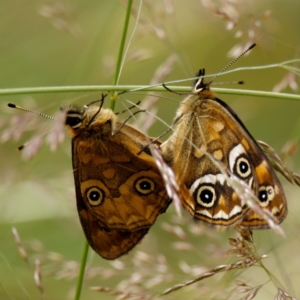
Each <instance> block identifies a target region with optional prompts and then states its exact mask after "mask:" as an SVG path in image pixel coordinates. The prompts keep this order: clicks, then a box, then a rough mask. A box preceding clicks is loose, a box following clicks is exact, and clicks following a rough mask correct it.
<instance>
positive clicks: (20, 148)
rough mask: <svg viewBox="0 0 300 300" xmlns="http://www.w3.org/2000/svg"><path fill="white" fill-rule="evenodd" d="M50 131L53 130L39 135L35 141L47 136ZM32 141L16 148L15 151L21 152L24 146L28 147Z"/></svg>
mask: <svg viewBox="0 0 300 300" xmlns="http://www.w3.org/2000/svg"><path fill="white" fill-rule="evenodd" d="M52 130H53V129H50V130H48V131H47V132H45V133H43V134H41V135H40V136H37V137H36V139H37V138H41V137H43V136H45V135H47V134H48V133H50V132H51V131H52ZM33 140H34V139H33ZM33 140H31V141H29V142H27V143H25V144H23V145H21V146H20V147H18V148H17V151H22V150H23V149H24V148H25V147H26V146H28V145H29V144H30V143H32V142H33Z"/></svg>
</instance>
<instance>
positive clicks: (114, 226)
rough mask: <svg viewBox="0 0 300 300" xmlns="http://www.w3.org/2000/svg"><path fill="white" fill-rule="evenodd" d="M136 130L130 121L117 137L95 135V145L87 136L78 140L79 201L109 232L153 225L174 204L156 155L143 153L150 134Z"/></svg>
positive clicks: (75, 147) (75, 152) (75, 157)
mask: <svg viewBox="0 0 300 300" xmlns="http://www.w3.org/2000/svg"><path fill="white" fill-rule="evenodd" d="M87 130H91V129H89V128H87ZM134 131H135V129H133V128H130V129H129V128H128V126H126V125H125V126H123V127H122V129H121V130H120V131H118V132H117V133H116V134H115V135H110V134H106V135H103V134H102V135H100V136H97V134H98V135H99V132H97V133H94V134H93V145H92V146H91V143H90V142H89V140H85V139H84V138H83V136H82V135H80V138H78V137H79V135H77V136H76V137H74V138H73V161H74V166H73V168H74V176H75V178H76V179H75V183H76V185H79V186H80V197H78V195H77V200H78V198H80V199H79V201H84V203H85V205H86V207H87V209H88V210H89V211H90V212H91V213H92V214H93V216H94V217H95V218H96V219H97V221H98V222H99V223H100V224H101V226H102V227H105V228H107V229H109V230H121V231H134V230H138V229H141V228H149V227H150V226H151V225H153V223H154V222H155V220H156V218H157V216H158V215H159V214H161V213H162V212H164V211H165V210H166V208H167V207H168V205H169V203H170V200H169V198H168V196H167V194H166V191H165V187H164V183H163V180H162V178H161V175H160V173H159V171H158V169H157V167H156V164H155V161H154V158H153V157H152V156H151V155H149V154H147V153H146V152H144V151H142V152H141V149H142V144H143V143H144V140H145V141H146V138H145V139H144V140H141V139H139V138H138V136H134V135H133V134H132V133H134ZM129 132H130V133H131V134H129ZM95 135H96V136H95ZM139 135H141V133H139ZM139 152H140V153H139Z"/></svg>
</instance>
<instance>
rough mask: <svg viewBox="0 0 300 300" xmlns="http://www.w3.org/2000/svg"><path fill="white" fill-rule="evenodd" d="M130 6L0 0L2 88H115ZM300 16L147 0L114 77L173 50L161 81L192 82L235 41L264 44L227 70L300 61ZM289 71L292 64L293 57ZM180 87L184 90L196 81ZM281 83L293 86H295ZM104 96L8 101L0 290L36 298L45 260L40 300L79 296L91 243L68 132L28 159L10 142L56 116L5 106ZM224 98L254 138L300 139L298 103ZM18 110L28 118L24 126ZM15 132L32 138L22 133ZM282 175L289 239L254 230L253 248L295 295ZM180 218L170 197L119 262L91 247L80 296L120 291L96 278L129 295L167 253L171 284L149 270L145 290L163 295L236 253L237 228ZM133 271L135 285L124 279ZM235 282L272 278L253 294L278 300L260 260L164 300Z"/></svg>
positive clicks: (44, 108)
mask: <svg viewBox="0 0 300 300" xmlns="http://www.w3.org/2000/svg"><path fill="white" fill-rule="evenodd" d="M139 4H140V2H139V1H134V3H133V14H132V16H131V20H130V27H129V35H131V34H132V32H133V29H134V26H135V25H136V23H135V22H136V16H137V11H138V7H139ZM125 8H126V1H115V0H110V1H82V0H77V1H59V0H58V1H22V0H13V1H1V2H0V36H1V40H0V43H1V47H0V69H1V72H0V87H1V88H18V87H47V86H72V85H104V84H111V83H112V80H113V74H114V67H115V62H116V58H117V54H118V49H119V44H120V39H121V34H122V30H123V23H124V16H125ZM299 11H300V2H299V1H297V0H294V1H292V0H290V1H288V2H287V1H276V0H275V1H274V0H272V1H271V0H270V1H268V0H265V1H250V2H249V1H242V0H241V1H236V2H232V3H230V2H228V1H209V0H207V1H194V0H186V1H180V0H174V1H171V0H169V1H168V0H166V1H158V0H156V1H144V2H143V5H142V9H141V15H140V20H139V23H138V24H137V25H136V26H137V28H136V31H135V33H134V35H133V38H132V40H131V44H130V46H129V51H128V56H127V59H126V61H125V64H124V67H123V70H122V73H121V76H120V82H119V83H120V84H128V85H131V84H141V85H147V84H150V82H151V80H152V79H153V76H154V74H155V72H156V71H157V69H158V68H159V67H161V66H162V67H163V66H165V62H166V60H167V59H168V58H170V57H171V56H172V57H176V61H174V63H173V64H172V65H171V66H172V70H171V72H170V74H169V75H168V76H166V77H158V78H159V79H160V82H164V81H171V80H178V79H185V78H190V77H192V76H194V75H195V74H196V72H197V70H198V69H199V68H203V67H205V68H206V72H207V74H212V73H216V72H218V71H220V70H221V69H222V68H223V67H224V66H225V65H226V64H227V63H229V62H230V60H231V59H232V57H231V58H229V57H228V56H229V54H230V51H231V50H233V49H236V48H239V47H240V48H242V47H243V46H244V45H245V44H247V43H251V42H256V43H257V44H258V46H257V47H256V48H255V49H253V50H252V51H251V53H250V55H248V56H246V57H244V58H242V59H240V60H239V61H238V62H237V63H236V64H235V65H233V66H232V68H231V69H234V68H239V67H242V66H261V65H267V64H273V63H280V62H283V61H286V60H290V59H294V58H297V57H299V56H300V55H299V50H300V48H299V45H300V43H299V42H300V34H299V28H300V20H299ZM128 40H129V39H127V41H128ZM235 47H236V48H235ZM231 53H232V52H231ZM232 56H233V57H235V56H236V54H235V53H234V54H233V55H232ZM293 66H294V67H298V64H295V65H293ZM165 69H166V67H164V69H163V70H165ZM287 74H288V71H287V70H285V69H283V68H279V67H278V68H272V69H264V70H251V71H249V70H248V71H240V72H235V73H231V74H228V75H226V76H220V77H219V78H217V79H216V82H217V81H219V82H220V81H226V82H227V81H236V80H244V81H245V82H246V85H245V86H243V87H242V88H245V89H249V90H263V91H272V90H273V88H274V87H275V86H276V85H277V84H278V83H279V82H281V81H282V80H283V78H284V77H285V76H287ZM156 78H157V77H156ZM287 78H288V79H289V81H288V82H290V83H291V82H292V83H295V82H294V80H295V81H296V82H297V81H299V80H298V78H297V77H296V78H295V79H294V78H293V75H290V77H287ZM183 84H184V85H190V84H191V81H187V82H185V83H183ZM222 87H223V86H222ZM229 87H230V88H234V87H235V86H234V85H230V86H229ZM237 88H241V87H240V86H239V87H237ZM283 92H288V93H298V91H296V92H295V91H293V90H292V89H291V88H290V87H289V86H287V88H286V89H284V90H283ZM100 94H101V93H95V92H93V93H88V92H80V93H79V92H73V93H46V94H34V95H15V96H1V105H0V110H1V115H0V125H1V130H2V132H1V134H2V141H3V144H1V156H0V160H1V171H0V172H1V175H0V176H1V179H0V180H1V186H0V195H1V198H0V225H1V230H0V299H40V298H41V294H40V292H39V291H38V289H37V287H36V285H35V283H34V279H33V273H34V269H35V267H34V263H35V260H36V259H37V258H38V259H40V261H41V273H42V283H43V286H44V292H45V299H73V295H74V291H75V286H76V279H77V278H76V274H77V273H78V264H79V263H80V259H81V255H82V249H83V245H84V236H83V232H82V229H81V226H80V224H79V220H78V217H77V211H76V206H75V193H74V184H73V177H72V166H71V155H70V152H71V147H70V144H71V143H70V139H69V138H68V137H66V140H65V141H64V142H63V143H62V144H60V145H59V146H58V149H57V151H55V152H52V151H50V149H49V146H48V145H46V144H45V145H43V147H42V148H41V151H40V152H39V153H38V155H36V156H35V157H34V158H33V159H31V160H30V161H24V160H23V159H22V154H21V153H17V152H16V151H15V149H16V147H17V146H19V145H20V144H22V143H24V142H26V141H28V140H30V139H31V138H32V137H34V136H36V135H38V134H41V133H43V132H45V131H47V130H48V129H50V128H51V121H49V120H47V119H43V118H41V117H38V116H31V115H30V116H28V114H27V116H26V113H24V112H21V111H17V110H13V109H9V108H7V107H6V104H7V103H8V102H12V103H16V104H18V105H22V106H25V107H26V108H29V109H33V110H36V111H39V112H43V113H46V114H49V115H52V116H53V115H55V114H56V113H57V111H58V108H59V107H60V106H63V105H69V104H79V105H83V104H85V103H88V102H89V101H91V100H95V99H97V98H99V97H100ZM163 96H165V97H168V98H169V99H165V98H162V99H159V100H158V101H157V103H156V104H155V107H156V108H157V116H158V117H160V118H162V119H163V120H164V121H166V122H167V123H168V124H171V122H172V119H173V116H174V114H175V111H176V108H177V106H178V101H179V100H180V99H181V98H182V97H179V96H176V95H174V94H171V93H166V92H165V93H163ZM218 96H219V98H221V99H223V100H224V101H226V102H227V103H228V104H229V105H230V106H231V107H232V108H233V109H234V110H235V111H236V112H237V114H238V115H239V116H240V118H241V119H242V121H243V122H244V123H245V125H246V126H247V128H248V129H249V131H250V132H251V133H252V134H253V136H254V137H255V138H256V139H259V140H263V141H265V142H267V143H268V144H270V145H271V146H272V147H273V148H274V149H275V150H276V151H277V153H280V152H281V151H282V149H283V148H284V146H285V145H286V144H288V143H290V142H293V143H295V145H297V142H298V136H299V130H300V123H299V121H300V120H299V111H300V102H297V101H291V100H285V99H270V98H260V97H242V96H230V95H221V94H219V95H218ZM125 98H126V99H129V100H131V101H136V100H139V99H142V98H144V96H143V95H139V96H134V95H130V94H127V95H126V97H123V100H122V98H121V99H119V100H118V101H117V107H116V111H118V110H122V109H124V103H125ZM106 105H109V104H108V102H107V103H106ZM127 105H128V104H127ZM20 118H23V119H20ZM24 118H28V120H27V121H25V122H24V123H22V125H19V126H18V124H20V122H21V121H20V120H23V121H24ZM16 123H17V125H16ZM20 126H21V128H20ZM21 129H22V130H25V133H24V134H23V135H22V137H21V139H19V140H16V137H17V136H18V135H19V134H20V133H21ZM165 129H166V127H165V125H163V124H162V123H161V122H160V121H156V123H155V124H154V125H153V126H152V127H151V128H150V129H149V131H148V133H149V134H150V135H152V136H157V135H159V134H160V133H161V132H163V131H164V130H165ZM4 142H5V143H4ZM285 162H286V164H287V166H288V167H289V168H290V169H291V170H293V171H294V172H298V173H299V172H300V170H299V169H300V160H299V153H296V154H295V155H294V156H289V157H287V158H286V160H285ZM280 179H281V182H282V183H283V186H284V189H285V191H286V196H287V199H288V205H289V215H288V217H287V219H286V220H285V221H284V223H283V225H282V228H283V229H284V231H285V234H286V238H282V237H281V236H279V235H276V234H275V233H274V232H272V231H271V230H269V231H260V232H255V233H254V239H255V243H256V246H257V251H258V253H259V254H264V253H265V254H268V255H269V258H268V259H266V260H265V261H264V263H265V265H266V267H267V268H268V269H269V270H270V272H271V273H272V274H273V275H274V276H276V277H277V279H278V280H279V281H280V283H281V284H282V285H283V288H284V289H285V290H286V291H288V292H289V293H290V294H291V295H292V296H294V297H300V287H299V284H298V282H299V280H300V272H299V270H300V268H299V267H300V260H299V257H298V254H299V248H300V240H299V236H300V235H299V233H300V231H299V229H300V220H299V218H298V215H299V214H300V205H299V195H300V188H299V187H297V186H293V185H292V184H290V183H288V182H287V181H286V180H285V179H283V178H282V177H280ZM183 215H184V216H183V218H182V219H180V218H178V217H177V216H176V213H175V211H174V208H173V206H172V205H171V207H170V209H169V210H168V212H167V213H166V214H164V215H162V216H161V217H160V218H159V220H158V221H157V223H156V224H155V225H154V226H153V228H152V229H151V230H150V232H149V234H148V235H147V236H146V237H145V238H144V240H143V242H142V243H141V244H140V245H138V246H137V247H136V248H135V249H134V250H133V251H131V252H130V253H129V255H126V256H124V257H123V258H121V259H120V260H119V261H118V262H113V263H110V262H107V261H105V260H103V259H102V258H100V257H98V256H97V255H95V254H93V253H92V251H90V256H89V261H88V268H89V272H88V275H87V276H86V280H85V282H84V286H83V291H82V298H81V299H115V297H117V296H115V295H107V294H98V293H97V292H95V291H92V290H90V287H91V286H102V287H109V288H111V289H121V290H126V288H128V290H130V286H131V284H133V283H132V282H133V281H134V279H133V277H132V275H133V274H138V273H139V272H138V271H140V272H141V273H143V272H145V273H147V272H148V273H151V275H153V274H155V271H153V268H154V266H156V265H157V266H159V265H163V263H162V260H163V261H164V259H163V258H162V257H163V255H164V256H165V257H166V264H167V266H168V267H167V270H164V271H161V270H158V269H156V272H157V276H156V278H157V279H158V281H159V277H160V276H161V274H162V273H163V274H164V276H165V275H166V274H168V276H169V281H168V280H166V279H164V280H162V281H163V282H162V283H160V284H158V285H155V284H153V283H152V284H151V281H150V279H149V280H148V281H146V279H145V281H143V283H144V284H145V286H144V288H145V294H146V293H147V292H149V293H152V294H156V293H160V292H162V291H163V290H164V289H165V288H167V287H170V286H172V285H173V284H176V283H180V282H184V281H187V280H189V279H192V278H194V277H195V276H196V274H198V273H197V272H200V273H201V271H205V270H206V269H205V268H203V269H201V268H200V267H201V266H207V267H208V268H213V267H214V266H217V265H220V264H226V263H231V262H234V261H236V260H235V259H234V258H233V257H232V256H227V255H226V252H227V251H228V250H229V249H230V245H229V244H228V242H227V238H228V237H234V236H235V232H234V231H228V232H216V231H213V230H207V229H205V228H203V227H202V226H200V225H199V224H198V225H195V224H194V223H193V222H192V221H191V220H190V219H189V217H188V216H187V215H186V214H183ZM12 227H15V228H16V229H17V230H18V232H19V235H20V237H21V239H22V243H23V246H24V248H25V249H26V251H27V253H28V256H29V263H28V264H27V263H26V262H24V261H23V260H22V258H21V257H20V255H19V253H18V248H17V246H16V243H15V241H14V238H13V235H12ZM174 228H177V229H174ZM176 230H177V231H176ZM195 231H196V232H195ZM141 251H143V252H146V253H147V255H149V257H148V258H147V259H149V261H150V263H149V265H147V261H148V260H147V259H146V260H145V261H146V262H144V263H145V265H146V266H145V265H143V267H141V266H140V265H138V264H137V263H135V258H136V257H139V255H141ZM141 260H142V261H143V259H141ZM184 266H185V267H184ZM187 266H191V268H190V269H189V268H188V267H187ZM196 266H197V267H198V268H196ZM151 267H152V269H151ZM160 272H162V273H160ZM144 275H145V274H144ZM145 276H146V277H147V276H148V275H145ZM128 278H130V280H131V281H130V280H129V281H126V280H128ZM164 278H165V277H164ZM124 280H125V281H124ZM235 280H242V281H243V282H246V283H247V284H249V286H252V287H255V286H257V285H261V284H265V286H263V287H262V288H261V290H260V291H259V293H258V295H257V296H256V299H273V298H274V296H275V294H276V292H277V291H276V286H275V285H274V284H273V283H272V282H269V283H268V277H267V275H266V273H265V272H264V271H263V270H262V269H260V268H255V267H252V268H250V269H246V270H242V271H239V272H237V271H232V272H231V273H230V272H225V273H223V274H222V275H218V276H215V277H212V278H209V279H206V280H205V281H203V282H201V283H199V284H196V285H195V287H194V289H191V288H185V289H183V290H182V291H180V292H175V293H173V294H170V295H169V296H168V297H165V298H168V299H180V298H181V297H182V296H183V295H184V296H185V297H187V298H195V299H203V298H205V299H212V298H213V299H229V297H231V298H230V299H239V298H241V297H242V295H243V294H234V291H235V290H236V288H237V285H236V282H235ZM120 282H121V283H122V282H123V283H122V284H123V285H122V284H121V283H120ZM149 282H150V283H149Z"/></svg>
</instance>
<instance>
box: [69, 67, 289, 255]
mask: <svg viewBox="0 0 300 300" xmlns="http://www.w3.org/2000/svg"><path fill="white" fill-rule="evenodd" d="M203 76H204V70H201V71H200V79H199V80H198V81H197V82H196V84H195V87H194V90H193V92H192V93H191V95H189V96H188V97H187V98H186V99H185V100H184V101H183V102H182V103H181V104H180V107H179V109H178V111H177V114H176V118H175V120H174V124H175V125H176V126H175V129H174V133H173V135H172V136H171V137H170V138H169V139H168V140H167V141H165V142H164V143H163V144H161V145H160V143H158V142H155V145H154V146H155V147H157V148H159V149H160V152H161V154H162V157H163V158H164V160H165V162H167V164H169V165H170V166H171V167H172V169H173V170H174V173H175V176H176V179H177V183H178V185H179V191H178V193H179V198H180V200H181V203H182V206H183V207H184V208H185V209H186V210H187V211H188V212H189V213H190V214H191V215H192V216H193V218H194V219H195V220H200V221H203V222H205V223H206V224H209V225H212V226H217V227H219V228H220V227H221V228H228V227H232V226H235V225H239V226H241V227H242V228H244V229H259V228H268V227H269V225H268V221H267V219H265V218H264V217H263V216H262V215H261V214H259V213H257V212H255V211H254V210H251V209H250V207H249V206H248V205H247V203H246V202H245V201H244V200H243V199H242V198H241V194H240V193H238V192H237V190H236V188H234V187H232V183H231V179H232V180H237V181H238V182H242V183H244V186H245V187H247V188H249V189H251V190H252V191H253V193H254V195H256V196H257V199H258V201H259V205H260V207H261V208H264V209H265V210H266V212H267V213H268V215H271V216H272V219H273V221H274V222H275V223H277V224H279V223H281V222H282V221H283V220H284V218H285V216H286V214H287V203H286V199H285V196H284V191H283V189H282V186H281V184H280V182H279V180H278V178H277V177H276V175H275V173H274V171H273V170H272V168H271V166H270V164H269V162H268V160H267V158H266V156H265V155H264V153H263V152H262V150H261V149H260V148H259V146H258V144H257V143H256V141H255V140H254V139H253V137H252V136H251V134H250V133H249V132H248V130H247V129H246V128H245V126H244V125H243V123H242V122H241V120H240V119H239V118H238V116H237V115H236V114H235V113H234V112H233V110H232V109H231V108H230V107H229V106H228V105H226V104H225V103H224V102H223V101H221V100H220V99H218V98H216V97H215V96H214V94H213V92H212V91H210V89H209V85H207V84H205V83H204V81H203ZM66 115H67V117H66V126H67V127H68V128H69V130H70V133H71V136H72V154H73V169H74V178H75V186H76V198H77V207H78V213H79V217H80V220H81V224H82V227H83V229H84V232H85V235H86V237H87V239H88V241H89V243H90V245H91V247H92V248H93V249H94V250H95V251H96V252H97V253H98V254H99V255H101V256H102V257H104V258H106V259H114V258H117V257H119V256H121V255H123V254H125V253H127V252H128V251H129V250H130V249H131V248H133V247H134V246H135V245H136V244H137V243H138V242H139V241H140V240H141V239H142V237H143V236H144V235H145V234H146V233H147V231H148V230H149V228H150V227H151V226H152V225H153V223H154V222H155V220H156V218H157V217H158V216H159V215H160V214H161V213H163V212H164V211H165V210H166V209H167V207H168V205H169V203H170V199H169V197H168V195H167V192H166V189H165V186H164V181H163V179H162V177H161V174H160V172H159V171H158V168H157V166H156V164H155V158H154V157H152V156H151V154H150V152H149V151H148V150H147V146H148V145H149V143H150V142H151V139H150V138H148V137H146V136H145V135H143V134H142V133H141V132H139V131H138V130H136V129H134V128H133V127H130V126H128V125H126V124H122V123H119V122H117V120H116V115H115V114H114V113H113V112H112V111H111V110H109V109H101V107H96V106H90V107H87V108H85V109H79V108H74V107H71V108H69V109H68V110H67V112H66Z"/></svg>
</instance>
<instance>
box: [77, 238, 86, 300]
mask: <svg viewBox="0 0 300 300" xmlns="http://www.w3.org/2000/svg"><path fill="white" fill-rule="evenodd" d="M88 252H89V243H88V241H87V240H85V243H84V247H83V252H82V258H81V264H80V270H79V274H78V279H77V285H76V293H75V297H74V300H79V299H80V294H81V288H82V283H83V278H84V271H85V266H86V261H87V255H88Z"/></svg>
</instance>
